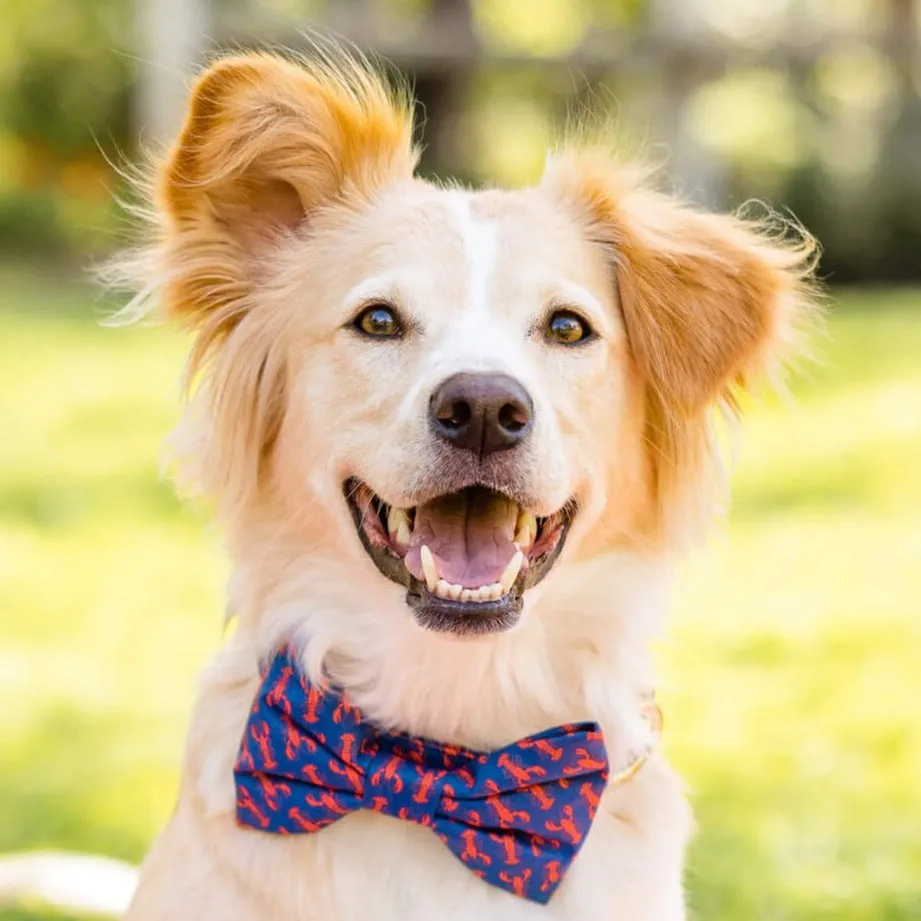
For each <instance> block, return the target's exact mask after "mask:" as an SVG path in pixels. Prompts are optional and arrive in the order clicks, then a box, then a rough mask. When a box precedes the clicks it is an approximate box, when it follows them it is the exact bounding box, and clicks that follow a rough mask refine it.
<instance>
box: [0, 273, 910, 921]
mask: <svg viewBox="0 0 921 921" xmlns="http://www.w3.org/2000/svg"><path fill="white" fill-rule="evenodd" d="M840 302H841V303H840V306H838V307H837V308H836V309H835V310H834V312H833V314H832V316H831V319H830V322H829V329H828V339H827V341H825V340H821V341H819V342H818V343H817V344H816V350H817V352H818V353H819V355H820V356H821V362H820V363H818V364H816V365H813V366H811V367H810V368H808V369H807V372H806V373H804V374H801V375H799V376H798V377H797V378H796V379H795V380H794V382H793V386H792V393H793V398H792V399H784V400H781V399H776V398H775V399H770V400H768V401H767V402H765V403H763V404H761V405H759V406H757V407H756V408H755V409H754V411H753V413H752V415H751V418H750V420H749V426H748V429H747V432H746V436H745V438H744V439H743V441H742V443H741V448H740V452H739V459H738V466H737V470H736V474H735V478H734V480H735V505H734V509H733V512H732V514H731V516H730V519H729V523H728V526H727V527H725V528H722V529H720V530H719V531H718V532H717V533H716V534H715V535H714V537H713V538H712V540H711V542H710V546H709V547H708V548H707V549H706V551H705V552H703V553H700V554H698V555H697V556H696V557H695V558H694V559H692V560H690V561H689V562H688V564H687V565H686V567H685V571H684V573H683V577H682V579H681V583H680V587H679V591H678V592H677V594H676V597H675V600H674V606H673V607H674V610H673V615H672V620H671V624H670V631H669V634H668V639H667V641H665V642H663V644H662V647H661V650H660V658H661V665H662V672H663V681H662V685H661V690H660V696H661V699H662V703H663V705H664V710H665V716H666V733H665V744H666V746H667V748H668V750H669V754H670V756H671V758H672V760H673V761H674V763H675V764H676V765H677V766H678V767H679V768H680V770H681V771H682V773H683V774H684V776H685V777H686V778H687V783H688V788H689V793H690V795H691V797H692V799H693V801H694V804H695V808H696V812H697V817H698V823H699V833H698V835H697V838H696V841H695V843H694V846H693V848H692V851H691V854H690V864H689V879H688V882H689V889H690V899H691V902H692V905H693V906H694V908H695V912H696V915H697V917H699V918H700V919H702V921H703V919H715V921H717V919H718V921H736V919H738V921H760V919H764V921H793V919H810V921H823V919H829V921H831V919H835V921H858V919H859V921H871V919H872V921H903V919H904V921H908V919H918V918H919V917H921V728H919V723H921V704H919V701H921V294H918V293H912V292H872V293H870V292H862V293H854V294H845V295H841V297H840ZM103 306H104V305H101V304H100V303H98V302H97V301H95V300H94V298H93V296H92V294H91V293H90V292H89V291H88V290H85V289H80V288H78V287H75V286H73V285H67V284H64V283H63V282H61V281H57V280H55V279H53V278H43V279H39V278H38V275H37V273H31V274H30V273H25V272H24V271H22V270H17V271H13V270H10V269H5V270H0V374H2V384H3V385H2V387H0V699H2V702H3V703H2V708H0V738H2V745H0V751H2V755H0V791H2V793H0V852H3V851H14V850H23V849H31V848H63V849H78V850H89V851H96V852H101V853H105V854H109V855H113V856H119V857H123V858H126V859H128V860H131V861H137V860H138V859H140V857H141V856H142V855H143V853H144V851H145V849H146V847H147V846H148V844H149V842H150V840H151V836H152V835H153V834H154V833H155V831H156V830H157V829H158V828H159V827H160V826H161V825H162V823H163V822H164V820H165V818H166V817H167V815H168V813H169V811H170V807H171V804H172V801H173V798H174V796H175V792H176V783H177V771H178V765H179V758H180V752H181V747H182V741H183V732H184V726H185V721H186V714H187V711H188V708H189V705H190V702H191V699H192V695H193V692H194V685H195V674H196V671H197V670H198V668H199V667H200V665H201V664H202V663H203V661H204V660H205V658H206V657H207V656H208V654H209V652H210V651H211V650H213V649H214V648H215V646H216V645H217V644H218V643H219V641H220V635H221V624H222V606H221V591H222V583H223V580H224V578H225V576H226V570H225V565H224V563H223V561H222V558H221V554H220V546H219V537H218V535H216V534H215V533H214V531H213V530H212V529H210V528H209V526H208V524H207V520H206V519H205V517H204V516H203V515H202V514H201V513H200V512H197V511H194V510H190V509H187V508H184V507H183V506H182V505H181V504H180V503H179V501H178V500H177V499H176V498H175V497H174V495H173V493H172V491H171V489H170V487H169V486H168V485H166V484H164V483H162V482H160V481H159V480H158V476H157V453H158V444H159V441H160V439H161V438H162V436H163V435H164V434H165V433H166V431H167V430H168V429H169V428H170V426H171V424H172V423H173V422H174V421H175V419H176V417H177V412H178V399H177V389H176V379H177V376H178V373H179V368H180V364H181V360H182V354H183V342H182V340H181V338H179V337H178V336H176V335H174V334H172V333H169V332H167V331H165V330H162V329H157V328H146V329H131V330H112V329H105V328H101V327H100V326H99V325H98V324H97V322H96V313H97V312H98V311H99V310H101V309H102V307H103ZM36 912H37V910H36ZM46 917H47V918H50V917H52V916H50V915H43V914H41V913H29V912H27V911H26V912H25V913H24V912H22V911H20V912H17V913H12V912H7V913H4V912H3V911H2V910H0V919H3V921H13V919H16V921H26V919H30V921H31V919H37V918H46ZM54 917H57V916H54Z"/></svg>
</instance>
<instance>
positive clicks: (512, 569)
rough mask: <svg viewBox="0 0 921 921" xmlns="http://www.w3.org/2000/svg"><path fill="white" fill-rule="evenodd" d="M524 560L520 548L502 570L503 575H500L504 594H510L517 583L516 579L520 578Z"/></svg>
mask: <svg viewBox="0 0 921 921" xmlns="http://www.w3.org/2000/svg"><path fill="white" fill-rule="evenodd" d="M523 562H524V554H523V553H522V552H521V551H520V550H519V551H518V552H517V553H516V554H515V555H514V556H513V557H512V558H511V560H509V564H508V566H506V567H505V569H504V570H503V572H502V575H501V576H499V588H501V589H502V594H503V595H505V594H508V592H510V591H511V589H512V586H513V585H514V584H515V580H516V579H517V578H518V573H519V572H520V571H521V564H522V563H523Z"/></svg>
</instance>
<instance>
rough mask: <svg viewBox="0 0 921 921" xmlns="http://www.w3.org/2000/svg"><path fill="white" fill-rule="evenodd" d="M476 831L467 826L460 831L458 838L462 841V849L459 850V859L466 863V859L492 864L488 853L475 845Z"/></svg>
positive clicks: (487, 864)
mask: <svg viewBox="0 0 921 921" xmlns="http://www.w3.org/2000/svg"><path fill="white" fill-rule="evenodd" d="M478 834H479V833H478V832H477V831H476V830H475V829H473V828H468V829H466V830H465V831H462V832H461V833H460V838H461V840H462V841H463V842H464V849H463V851H461V854H460V859H461V860H463V861H464V863H466V862H467V861H468V860H477V861H479V862H480V863H482V864H485V865H486V866H487V867H488V866H490V865H491V864H492V858H491V857H490V856H489V854H485V853H483V851H481V850H479V849H478V848H477V846H476V843H477V836H478Z"/></svg>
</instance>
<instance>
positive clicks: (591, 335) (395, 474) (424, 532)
mask: <svg viewBox="0 0 921 921" xmlns="http://www.w3.org/2000/svg"><path fill="white" fill-rule="evenodd" d="M287 259H288V260H289V263H288V264H289V266H290V268H289V272H288V273H285V281H284V285H283V290H284V294H283V295H282V297H281V298H280V300H281V299H287V300H288V301H289V303H290V304H291V307H290V309H291V310H292V311H293V312H294V313H295V314H297V315H298V317H297V319H296V320H295V321H294V323H293V325H292V327H291V331H290V333H289V335H290V336H291V341H292V342H293V343H296V346H295V348H294V349H293V351H292V354H291V358H290V362H291V365H292V386H291V392H290V394H289V400H290V401H291V405H290V406H289V410H288V412H287V414H286V423H285V425H284V426H283V428H282V433H281V438H280V440H281V442H283V443H285V444H291V445H295V446H296V445H300V446H303V445H305V444H310V445H311V446H312V448H311V450H312V451H313V452H314V457H313V458H309V459H308V458H305V457H304V456H303V453H302V452H301V451H298V449H297V447H294V448H292V449H291V450H287V449H285V448H282V454H281V456H283V457H285V464H286V466H287V467H288V471H287V474H286V475H287V476H289V477H290V476H291V475H292V473H293V474H294V476H295V477H297V476H311V473H310V472H309V471H310V470H311V469H312V470H313V471H314V472H313V474H312V482H313V485H314V488H316V489H319V490H320V491H322V492H323V493H324V494H325V495H327V496H329V495H332V494H333V493H334V492H335V493H336V494H337V495H336V501H344V502H346V503H348V506H349V507H350V509H351V512H352V515H353V517H354V521H355V525H356V528H357V531H358V536H359V538H360V540H361V543H362V545H363V547H364V549H365V550H366V551H367V553H368V554H369V555H370V557H371V559H372V560H373V561H374V563H375V564H376V566H377V567H378V569H379V570H380V572H381V573H382V575H383V576H385V577H386V578H389V579H392V580H394V581H396V582H398V583H400V584H402V585H405V586H406V588H407V589H408V593H407V599H408V601H409V603H410V605H411V607H412V609H413V611H414V612H415V615H416V616H417V617H418V619H419V621H420V623H422V624H424V625H426V626H429V627H432V628H433V629H449V630H455V631H458V630H470V631H495V630H499V629H502V628H504V627H507V626H510V625H511V624H513V623H514V622H515V619H516V618H517V616H518V614H519V613H520V611H521V607H522V596H523V594H524V592H525V591H526V590H527V589H528V588H529V587H530V586H532V585H533V584H535V583H536V582H537V581H539V580H540V579H541V578H543V577H544V576H545V575H547V574H548V572H549V571H550V570H551V568H552V567H553V565H554V563H555V561H556V560H557V558H558V556H559V554H560V551H561V550H562V548H563V544H564V541H565V538H566V534H567V531H568V529H569V527H570V525H571V524H572V522H573V520H574V518H576V517H578V516H579V515H580V514H583V513H587V510H590V509H595V510H596V513H597V511H598V510H600V509H601V508H602V507H603V506H604V505H605V501H604V498H603V497H604V496H605V493H606V490H607V488H608V485H609V483H608V474H609V472H612V471H613V472H616V473H617V474H618V475H619V476H620V477H621V478H622V477H623V475H624V474H625V473H627V472H629V473H630V474H631V479H632V480H633V481H635V482H631V483H630V484H624V485H623V489H624V490H625V491H626V492H628V494H631V493H632V491H636V490H639V491H642V490H643V489H644V488H645V487H644V483H643V480H642V451H641V437H640V436H641V427H640V426H638V425H633V426H631V427H630V428H629V429H627V430H625V431H623V432H619V431H618V430H619V428H620V418H621V414H622V413H623V412H624V411H625V410H626V408H627V407H628V405H629V404H630V402H631V399H632V400H633V402H634V403H636V402H637V400H636V399H635V398H636V396H637V394H638V385H637V386H636V387H634V391H633V392H628V391H629V383H630V381H629V380H628V378H630V376H631V375H630V372H629V362H628V360H627V349H626V337H625V333H624V328H623V323H622V321H621V319H620V316H619V313H618V308H617V304H616V299H615V292H614V287H613V285H612V283H611V278H610V274H609V271H608V267H607V266H606V265H605V264H604V261H603V259H602V258H601V255H600V253H596V252H593V250H592V247H591V244H590V243H589V242H588V241H587V240H586V239H585V237H584V235H583V234H582V232H581V230H580V228H579V226H578V225H577V223H576V222H575V221H574V220H572V219H571V218H568V217H567V216H566V215H565V214H564V213H563V212H562V211H561V210H560V208H558V207H555V206H554V203H553V201H552V200H551V198H550V197H549V196H547V195H544V194H542V193H539V192H534V191H528V192H514V193H502V192H486V193H473V194H471V193H467V192H461V191H457V190H445V189H440V188H436V187H433V186H431V185H428V184H426V183H422V182H414V183H406V184H398V185H397V186H395V187H394V188H391V189H388V190H386V191H384V192H383V193H382V194H381V195H380V196H378V197H377V198H376V200H375V201H374V202H372V203H370V204H369V205H367V206H366V207H364V208H362V209H361V210H359V211H357V212H356V213H355V214H353V215H349V216H348V217H347V218H346V219H345V220H343V219H342V217H341V215H338V214H337V215H335V216H334V217H333V218H332V219H331V220H330V221H329V222H327V221H324V219H323V218H322V217H321V218H320V219H318V220H317V221H316V222H315V224H314V227H313V232H312V234H311V235H310V236H309V237H308V238H305V239H304V240H303V242H302V243H301V244H300V245H295V246H293V247H292V249H291V251H290V252H289V253H288V255H287ZM295 278H299V279H300V281H298V282H295V287H294V288H292V286H291V283H292V281H294V279H295ZM292 292H295V293H294V294H293V296H292ZM297 292H304V293H302V294H299V293H297ZM307 292H309V295H308V294H307ZM297 300H301V303H300V304H295V303H293V301H297ZM612 450H613V451H614V452H616V454H617V456H618V464H616V465H611V464H610V456H611V451H612ZM343 496H344V498H343ZM615 504H616V503H615ZM620 504H621V505H626V504H628V503H624V502H623V501H622V500H621V503H620Z"/></svg>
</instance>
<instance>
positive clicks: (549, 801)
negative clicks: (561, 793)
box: [528, 785, 556, 812]
mask: <svg viewBox="0 0 921 921" xmlns="http://www.w3.org/2000/svg"><path fill="white" fill-rule="evenodd" d="M528 793H530V794H531V796H533V797H534V799H536V800H537V806H538V808H539V809H540V810H541V812H549V811H550V810H551V809H552V808H553V804H554V803H555V802H556V800H555V799H554V798H553V797H552V796H551V795H550V794H549V793H548V792H547V791H546V790H545V789H544V788H543V787H541V786H540V785H535V786H533V787H528Z"/></svg>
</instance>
